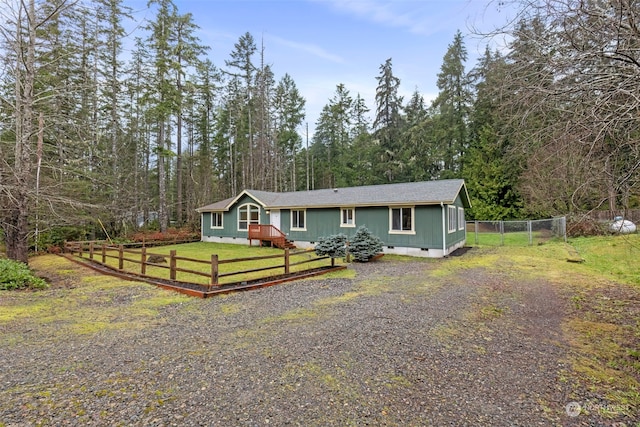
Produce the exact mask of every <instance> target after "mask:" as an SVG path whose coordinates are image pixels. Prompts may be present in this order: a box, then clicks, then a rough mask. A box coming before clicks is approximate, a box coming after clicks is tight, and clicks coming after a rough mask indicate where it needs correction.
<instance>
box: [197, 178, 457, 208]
mask: <svg viewBox="0 0 640 427" xmlns="http://www.w3.org/2000/svg"><path fill="white" fill-rule="evenodd" d="M460 193H462V194H460ZM245 194H247V195H249V196H251V197H252V198H253V199H255V200H256V202H258V203H260V204H261V205H262V206H263V207H264V208H268V209H287V208H324V207H340V206H393V205H398V206H399V205H432V204H440V203H444V204H452V203H453V202H454V201H455V199H456V197H457V196H458V194H460V196H461V197H462V200H463V203H464V204H465V205H469V195H468V193H467V189H466V186H465V184H464V180H462V179H445V180H440V181H421V182H405V183H398V184H383V185H366V186H361V187H344V188H333V189H331V188H328V189H323V190H311V191H290V192H286V193H274V192H269V191H259V190H244V191H243V192H242V193H240V194H239V195H238V196H237V197H232V198H229V199H225V200H221V201H219V202H216V203H213V204H210V205H207V206H203V207H201V208H198V209H196V210H197V211H198V212H210V211H226V210H229V209H230V208H231V207H232V206H233V205H234V204H235V202H236V201H237V200H238V199H240V197H242V196H243V195H245Z"/></svg>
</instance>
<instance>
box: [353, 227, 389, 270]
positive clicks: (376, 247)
mask: <svg viewBox="0 0 640 427" xmlns="http://www.w3.org/2000/svg"><path fill="white" fill-rule="evenodd" d="M380 252H382V241H381V240H380V239H379V238H378V237H377V236H374V235H373V234H371V232H370V231H369V230H368V229H367V228H366V227H363V226H361V227H360V228H358V231H356V234H355V235H354V236H353V238H352V239H351V243H350V244H349V253H350V254H351V255H352V256H353V259H355V260H356V261H360V262H366V261H369V260H370V259H371V258H373V257H374V256H375V255H377V254H379V253H380Z"/></svg>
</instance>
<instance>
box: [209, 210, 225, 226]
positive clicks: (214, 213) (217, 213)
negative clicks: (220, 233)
mask: <svg viewBox="0 0 640 427" xmlns="http://www.w3.org/2000/svg"><path fill="white" fill-rule="evenodd" d="M215 215H220V225H219V226H218V225H213V217H214V216H215ZM211 228H212V229H215V230H220V229H223V228H224V214H223V213H222V212H211Z"/></svg>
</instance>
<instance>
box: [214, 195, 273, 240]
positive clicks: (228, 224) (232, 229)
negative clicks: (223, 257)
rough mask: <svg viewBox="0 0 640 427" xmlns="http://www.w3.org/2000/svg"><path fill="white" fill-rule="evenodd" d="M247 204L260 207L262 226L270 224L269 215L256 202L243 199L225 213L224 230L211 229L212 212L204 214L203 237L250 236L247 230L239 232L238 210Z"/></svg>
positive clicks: (248, 198) (247, 197) (246, 197)
mask: <svg viewBox="0 0 640 427" xmlns="http://www.w3.org/2000/svg"><path fill="white" fill-rule="evenodd" d="M246 204H252V205H254V206H257V207H258V215H259V221H260V224H269V215H267V212H266V210H265V209H264V208H263V207H262V206H261V205H260V203H258V202H257V201H256V200H254V199H253V198H251V197H249V196H246V195H245V196H243V197H241V198H240V199H239V200H238V201H237V203H235V204H234V205H233V206H232V207H231V208H230V209H229V210H228V211H223V212H222V214H223V217H222V218H223V220H222V228H218V229H216V228H211V216H212V215H213V214H212V213H211V212H203V213H202V235H203V236H206V237H213V236H215V237H231V238H244V239H246V238H247V236H248V231H247V230H238V209H239V208H240V207H241V206H244V205H246Z"/></svg>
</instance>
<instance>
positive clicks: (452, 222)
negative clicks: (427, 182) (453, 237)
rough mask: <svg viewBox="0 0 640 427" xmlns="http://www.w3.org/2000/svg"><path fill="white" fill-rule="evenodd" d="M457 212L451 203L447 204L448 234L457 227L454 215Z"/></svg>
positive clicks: (456, 219)
mask: <svg viewBox="0 0 640 427" xmlns="http://www.w3.org/2000/svg"><path fill="white" fill-rule="evenodd" d="M452 212H453V220H452V216H451V215H452ZM457 212H458V210H457V209H456V207H455V206H451V205H448V206H447V231H448V232H449V234H451V233H455V232H456V229H457V228H458V217H457V215H456V214H457Z"/></svg>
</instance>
